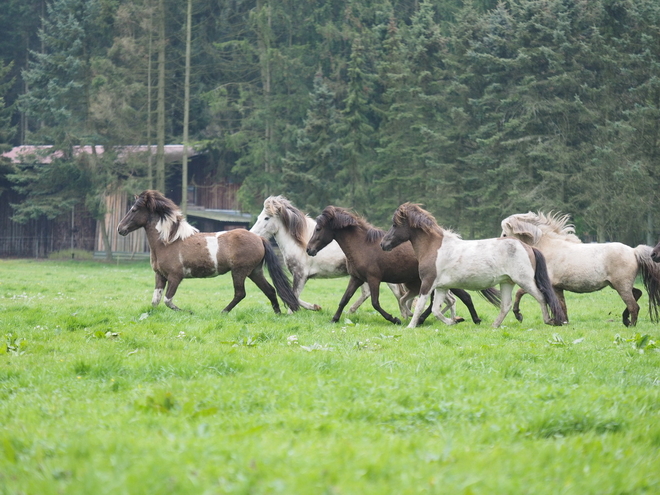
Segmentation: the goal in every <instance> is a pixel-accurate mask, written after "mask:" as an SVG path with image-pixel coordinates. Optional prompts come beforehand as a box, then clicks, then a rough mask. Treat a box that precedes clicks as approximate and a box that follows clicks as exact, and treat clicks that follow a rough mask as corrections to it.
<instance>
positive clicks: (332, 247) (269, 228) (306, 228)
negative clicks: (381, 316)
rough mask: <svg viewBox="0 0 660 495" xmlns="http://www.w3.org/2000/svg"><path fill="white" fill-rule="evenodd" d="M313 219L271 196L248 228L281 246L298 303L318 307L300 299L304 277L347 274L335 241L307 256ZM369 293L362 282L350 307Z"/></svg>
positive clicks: (397, 292)
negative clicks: (360, 291) (291, 275)
mask: <svg viewBox="0 0 660 495" xmlns="http://www.w3.org/2000/svg"><path fill="white" fill-rule="evenodd" d="M315 226H316V222H315V221H314V220H313V219H311V218H310V217H309V216H307V215H306V214H304V213H303V212H302V211H300V210H299V209H298V208H296V207H295V206H293V204H292V203H291V202H290V201H289V200H288V199H286V198H285V197H284V196H270V197H268V198H266V200H265V201H264V208H263V210H262V211H261V213H260V214H259V216H258V217H257V221H256V222H255V223H254V225H253V226H252V228H251V229H250V232H254V233H255V234H257V235H260V236H263V237H265V238H267V239H270V238H272V237H274V238H275V240H276V241H277V245H278V246H279V247H280V251H281V253H282V256H283V257H284V262H285V263H286V266H287V268H288V269H289V271H290V272H291V273H292V274H293V292H294V293H295V294H296V296H297V297H298V302H299V303H300V306H301V307H303V308H305V309H309V310H312V311H318V310H320V309H321V307H320V306H319V305H318V304H310V303H308V302H305V301H303V300H302V299H300V294H301V293H302V291H303V289H304V287H305V284H306V283H307V280H308V279H310V278H335V277H346V276H348V270H347V268H346V255H344V252H343V251H342V250H341V248H340V247H339V245H338V244H337V243H336V242H334V241H333V242H331V243H330V244H328V245H327V246H326V247H325V248H323V250H322V251H320V252H319V253H318V254H317V255H316V256H309V255H308V254H307V253H306V251H305V249H307V241H308V240H309V239H310V237H312V234H313V233H314V227H315ZM390 289H391V290H392V292H393V293H394V296H395V297H396V299H397V301H399V308H400V310H401V314H402V315H403V317H404V318H406V317H409V316H411V315H412V313H411V312H410V309H409V308H407V307H405V306H402V305H401V289H400V288H399V286H398V285H393V284H392V285H390ZM368 297H369V286H368V285H367V284H364V285H362V295H361V296H360V298H359V299H358V300H357V301H356V302H355V303H354V304H353V306H351V308H350V309H349V312H350V313H353V312H355V311H356V310H357V308H359V307H360V305H361V304H362V303H363V302H364V301H365V300H366V299H367V298H368Z"/></svg>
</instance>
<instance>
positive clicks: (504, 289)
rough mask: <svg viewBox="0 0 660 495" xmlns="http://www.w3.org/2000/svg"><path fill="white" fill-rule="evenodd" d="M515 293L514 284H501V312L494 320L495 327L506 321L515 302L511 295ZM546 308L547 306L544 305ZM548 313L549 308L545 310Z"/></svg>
mask: <svg viewBox="0 0 660 495" xmlns="http://www.w3.org/2000/svg"><path fill="white" fill-rule="evenodd" d="M512 294H513V285H512V284H501V285H500V299H501V302H500V314H498V315H497V318H495V321H493V328H497V327H499V326H500V325H501V324H502V321H504V317H505V316H506V315H507V314H508V313H509V311H511V307H512V306H513V302H512V301H511V296H512ZM544 308H545V306H544ZM545 311H546V313H547V310H545Z"/></svg>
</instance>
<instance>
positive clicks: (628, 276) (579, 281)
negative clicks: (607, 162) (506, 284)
mask: <svg viewBox="0 0 660 495" xmlns="http://www.w3.org/2000/svg"><path fill="white" fill-rule="evenodd" d="M568 221H569V217H568V215H562V214H559V213H558V214H554V215H552V214H549V215H545V214H543V213H533V212H531V211H530V212H529V213H518V214H516V215H511V216H509V217H507V218H505V219H504V220H502V235H503V236H506V237H515V238H516V239H519V240H521V241H522V242H524V243H525V244H528V245H530V246H533V247H535V248H537V249H540V250H541V252H542V253H543V255H544V256H545V259H546V261H547V263H548V273H549V275H550V281H551V282H552V286H553V288H554V290H555V293H556V294H557V297H558V298H559V301H560V302H561V303H562V307H563V308H564V311H565V312H566V302H565V300H564V291H565V290H568V291H571V292H578V293H586V292H595V291H598V290H601V289H602V288H604V287H607V286H609V287H612V288H613V289H614V290H615V291H617V292H618V293H619V296H621V299H622V300H623V302H624V303H626V309H625V310H624V311H623V315H622V319H623V324H624V325H626V326H633V325H635V324H636V323H637V315H638V314H639V304H638V303H637V300H638V299H639V298H640V297H641V295H642V291H641V290H639V289H638V288H636V287H635V286H634V285H635V278H636V277H637V275H638V274H640V275H641V279H642V282H643V283H644V287H645V288H646V291H647V293H648V297H649V314H650V316H651V320H652V321H657V319H658V306H659V305H660V267H658V266H657V265H655V264H654V263H653V262H652V261H651V260H652V259H653V260H655V258H653V253H654V250H653V249H652V248H651V246H644V245H640V246H637V247H636V248H632V247H630V246H627V245H625V244H621V243H620V242H606V243H595V242H594V243H589V244H583V243H582V241H580V239H579V238H578V237H577V236H576V235H575V230H574V228H573V226H572V225H571V224H569V223H568ZM656 249H658V248H657V247H656ZM523 294H524V292H522V291H518V293H517V294H516V300H515V302H514V305H513V313H514V314H515V315H516V318H518V320H519V321H522V318H523V317H522V314H520V311H519V308H518V306H519V303H520V298H521V297H522V296H523Z"/></svg>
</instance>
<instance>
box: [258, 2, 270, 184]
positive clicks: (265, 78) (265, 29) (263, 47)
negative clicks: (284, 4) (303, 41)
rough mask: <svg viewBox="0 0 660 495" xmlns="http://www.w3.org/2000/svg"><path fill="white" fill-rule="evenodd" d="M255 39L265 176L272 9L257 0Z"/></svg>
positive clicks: (267, 153)
mask: <svg viewBox="0 0 660 495" xmlns="http://www.w3.org/2000/svg"><path fill="white" fill-rule="evenodd" d="M264 8H265V9H267V11H266V16H267V17H266V22H264V19H263V16H262V14H263V9H264ZM257 15H258V18H257V38H258V45H259V65H260V70H261V87H262V91H263V95H264V106H265V109H266V122H265V128H264V141H265V144H264V171H265V172H266V174H270V173H272V172H273V167H272V163H271V156H270V144H271V141H272V139H273V129H272V122H271V115H270V96H271V66H270V38H271V28H272V22H273V19H272V9H271V7H270V5H266V6H264V0H257ZM265 188H266V189H265V191H264V196H268V195H269V194H270V191H269V190H268V185H266V186H265Z"/></svg>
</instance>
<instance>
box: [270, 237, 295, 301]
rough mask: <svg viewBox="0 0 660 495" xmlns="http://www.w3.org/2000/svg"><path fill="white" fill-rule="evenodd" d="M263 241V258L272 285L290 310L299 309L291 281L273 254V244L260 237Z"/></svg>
mask: <svg viewBox="0 0 660 495" xmlns="http://www.w3.org/2000/svg"><path fill="white" fill-rule="evenodd" d="M262 240H263V243H264V249H265V250H266V255H265V256H264V260H265V261H266V266H267V267H268V273H270V278H272V279H273V285H274V286H275V290H276V291H277V294H278V295H279V296H280V298H282V301H284V304H286V305H287V306H288V307H289V308H290V309H291V311H298V310H299V309H300V304H299V303H298V298H297V297H296V295H295V294H294V293H293V289H292V288H291V282H290V281H289V278H288V277H287V276H286V273H284V269H283V268H282V264H281V263H280V260H279V259H278V258H277V255H276V254H275V250H274V249H273V246H271V245H270V242H268V241H267V240H266V239H262Z"/></svg>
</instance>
